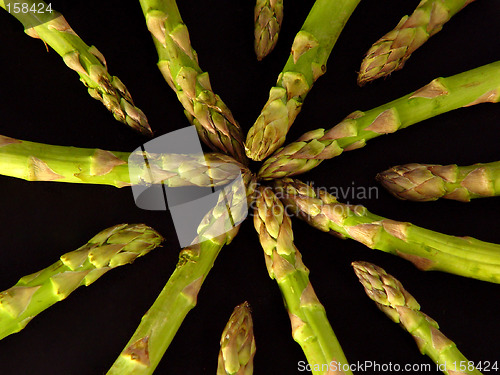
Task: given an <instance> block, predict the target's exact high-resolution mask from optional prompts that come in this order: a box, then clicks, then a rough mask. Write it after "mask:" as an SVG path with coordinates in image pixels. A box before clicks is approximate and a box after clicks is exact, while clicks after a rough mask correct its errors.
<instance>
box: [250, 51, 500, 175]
mask: <svg viewBox="0 0 500 375" xmlns="http://www.w3.org/2000/svg"><path fill="white" fill-rule="evenodd" d="M499 99H500V61H497V62H495V63H492V64H488V65H484V66H482V67H479V68H476V69H473V70H469V71H467V72H464V73H460V74H457V75H454V76H451V77H448V78H436V79H434V80H433V81H432V82H430V83H429V84H428V85H426V86H424V87H422V88H421V89H419V90H417V91H415V92H413V93H411V94H408V95H406V96H403V97H402V98H400V99H397V100H394V101H392V102H390V103H387V104H384V105H382V106H380V107H377V108H374V109H372V110H370V111H367V112H361V111H356V112H353V113H351V114H350V115H349V116H347V117H346V118H345V119H344V120H343V121H342V122H340V123H339V124H337V125H336V126H334V127H333V128H331V129H330V130H324V129H316V130H312V131H309V132H307V133H305V134H304V135H302V137H300V138H299V139H298V140H297V141H296V142H293V143H290V144H289V145H287V146H285V147H283V148H281V149H279V150H278V151H277V152H276V153H275V154H274V155H272V156H271V157H270V158H268V159H267V160H266V161H265V162H264V164H263V166H262V168H261V170H260V171H259V177H261V178H263V179H266V180H268V179H273V178H279V177H284V176H293V175H297V174H300V173H304V172H307V171H309V170H311V169H312V168H314V167H316V166H317V165H318V164H320V163H321V162H322V161H323V160H325V159H331V158H333V157H335V156H338V155H340V154H341V153H342V152H343V151H349V150H355V149H357V148H360V147H363V146H365V144H366V142H367V141H368V140H370V139H372V138H375V137H378V136H380V135H382V134H389V133H394V132H395V131H397V130H400V129H403V128H406V127H408V126H410V125H413V124H416V123H418V122H420V121H423V120H426V119H428V118H431V117H433V116H437V115H439V114H441V113H445V112H448V111H451V110H454V109H457V108H460V107H467V106H471V105H475V104H479V103H485V102H490V103H497V102H498V101H499Z"/></svg>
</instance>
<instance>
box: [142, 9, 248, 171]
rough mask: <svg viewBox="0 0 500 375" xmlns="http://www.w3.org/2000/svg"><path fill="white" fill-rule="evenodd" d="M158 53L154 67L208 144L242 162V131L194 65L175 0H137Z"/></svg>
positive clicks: (187, 34) (196, 63) (243, 155)
mask: <svg viewBox="0 0 500 375" xmlns="http://www.w3.org/2000/svg"><path fill="white" fill-rule="evenodd" d="M140 3H141V7H142V11H143V13H144V17H145V18H146V23H147V26H148V30H149V31H150V32H151V34H152V36H153V41H154V43H155V46H156V50H157V52H158V57H159V61H158V68H159V69H160V71H161V73H162V74H163V76H164V78H165V80H166V81H167V83H168V84H169V86H170V87H171V88H172V90H174V91H175V92H176V94H177V98H178V99H179V101H180V102H181V104H182V105H183V106H184V109H185V110H186V111H185V112H186V116H187V117H188V119H189V120H190V122H191V123H192V124H193V125H194V126H196V130H197V131H198V135H199V136H200V138H201V139H202V140H203V142H205V143H206V144H207V145H208V146H209V147H211V148H212V149H213V150H215V151H221V152H223V153H225V154H229V155H232V156H233V157H234V158H235V159H237V160H238V161H240V162H243V163H246V162H247V158H246V156H245V152H244V150H243V133H242V131H241V128H240V126H239V124H238V123H237V122H236V120H235V119H234V118H233V115H232V114H231V111H230V110H229V108H227V106H226V105H225V104H224V102H223V101H222V100H221V99H220V98H219V96H218V95H216V94H215V93H214V92H213V90H212V86H211V84H210V79H209V77H208V73H206V72H203V71H202V70H201V68H200V66H199V65H198V55H197V54H196V52H195V51H194V50H193V48H192V47H191V41H190V39H189V32H188V29H187V27H186V25H185V24H184V22H183V21H182V18H181V15H180V13H179V9H178V8H177V4H176V2H175V0H140Z"/></svg>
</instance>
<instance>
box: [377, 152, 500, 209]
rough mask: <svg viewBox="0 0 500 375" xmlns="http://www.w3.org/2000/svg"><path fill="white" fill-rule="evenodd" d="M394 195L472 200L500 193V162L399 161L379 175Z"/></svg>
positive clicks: (426, 198)
mask: <svg viewBox="0 0 500 375" xmlns="http://www.w3.org/2000/svg"><path fill="white" fill-rule="evenodd" d="M377 180H378V181H379V182H380V183H381V184H382V186H383V187H385V188H386V189H387V190H388V191H389V192H390V193H391V194H392V195H394V196H395V197H396V198H399V199H408V200H412V201H421V202H425V201H435V200H437V199H439V198H446V199H454V200H457V201H461V202H470V200H471V199H473V198H482V197H493V196H496V195H500V162H498V161H496V162H493V163H486V164H481V163H478V164H474V165H470V166H461V167H459V166H458V165H456V164H451V165H444V166H443V165H435V164H416V163H413V164H405V165H397V166H395V167H392V168H390V169H388V170H386V171H384V172H382V173H379V174H378V175H377Z"/></svg>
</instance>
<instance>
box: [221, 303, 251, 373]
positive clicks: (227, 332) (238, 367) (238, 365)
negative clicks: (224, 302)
mask: <svg viewBox="0 0 500 375" xmlns="http://www.w3.org/2000/svg"><path fill="white" fill-rule="evenodd" d="M254 355H255V338H254V334H253V322H252V313H251V311H250V305H249V304H248V302H244V303H242V304H241V305H238V306H236V307H235V309H234V311H233V313H232V314H231V317H230V318H229V321H228V322H227V325H226V327H225V328H224V331H223V332H222V336H221V339H220V352H219V361H218V367H217V375H252V374H253V357H254Z"/></svg>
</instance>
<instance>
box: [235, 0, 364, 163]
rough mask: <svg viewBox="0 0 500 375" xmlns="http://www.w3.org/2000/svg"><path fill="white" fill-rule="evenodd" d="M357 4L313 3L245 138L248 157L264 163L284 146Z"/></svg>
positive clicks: (340, 0) (345, 1) (343, 1)
mask: <svg viewBox="0 0 500 375" xmlns="http://www.w3.org/2000/svg"><path fill="white" fill-rule="evenodd" d="M359 1H360V0H337V1H330V0H316V2H315V3H314V5H313V7H312V9H311V11H310V13H309V15H308V16H307V18H306V20H305V22H304V24H303V25H302V28H301V30H300V31H299V32H298V33H297V35H296V36H295V40H294V41H293V45H292V51H291V54H290V57H289V58H288V61H287V63H286V65H285V67H284V68H283V71H282V72H281V73H280V75H279V76H278V81H277V83H276V86H275V87H273V88H271V91H270V92H269V99H268V101H267V103H266V104H265V106H264V108H263V109H262V112H261V114H260V115H259V117H258V118H257V120H256V121H255V124H254V125H253V126H252V128H250V131H249V132H248V134H247V140H246V144H245V149H246V153H247V155H248V157H250V158H252V159H254V160H264V159H265V158H266V157H267V156H269V155H270V154H271V153H272V152H274V151H275V150H276V149H277V148H278V147H280V146H281V145H282V144H283V143H284V142H285V137H286V134H287V132H288V129H290V127H291V126H292V124H293V122H294V120H295V117H296V116H297V115H298V113H299V112H300V109H301V107H302V103H303V101H304V98H305V97H306V95H307V93H308V92H309V91H310V90H311V88H312V85H313V83H314V82H315V81H316V80H317V79H318V78H319V77H320V76H321V75H323V74H324V73H325V71H326V62H327V60H328V56H330V53H331V51H332V48H333V46H334V44H335V42H336V41H337V39H338V37H339V35H340V32H341V31H342V29H343V28H344V25H345V24H346V22H347V20H348V19H349V17H350V15H351V14H352V12H353V11H354V9H355V8H356V6H357V5H358V3H359Z"/></svg>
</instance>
